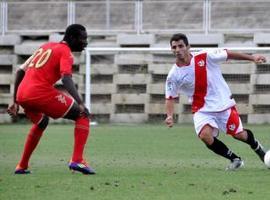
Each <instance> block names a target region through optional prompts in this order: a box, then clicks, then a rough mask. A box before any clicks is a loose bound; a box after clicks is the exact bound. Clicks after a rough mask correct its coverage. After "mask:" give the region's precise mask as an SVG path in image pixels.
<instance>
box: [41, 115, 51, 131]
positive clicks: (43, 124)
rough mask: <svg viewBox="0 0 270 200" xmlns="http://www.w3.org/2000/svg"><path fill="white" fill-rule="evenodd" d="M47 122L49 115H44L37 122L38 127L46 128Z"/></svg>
mask: <svg viewBox="0 0 270 200" xmlns="http://www.w3.org/2000/svg"><path fill="white" fill-rule="evenodd" d="M48 124H49V117H48V116H45V115H44V116H43V118H42V120H41V121H40V122H39V123H38V127H39V128H41V129H43V130H44V129H46V127H47V126H48Z"/></svg>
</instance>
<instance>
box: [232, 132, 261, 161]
mask: <svg viewBox="0 0 270 200" xmlns="http://www.w3.org/2000/svg"><path fill="white" fill-rule="evenodd" d="M233 137H234V138H235V139H237V140H240V141H242V142H245V143H247V144H248V145H249V146H250V148H251V149H252V150H253V151H254V152H255V153H256V154H257V155H258V156H259V158H260V159H261V161H263V162H264V155H265V150H264V148H263V146H262V145H261V143H260V142H259V141H258V140H257V139H256V138H255V137H254V134H253V133H252V131H251V130H249V129H244V130H243V131H242V132H240V133H238V134H236V135H233Z"/></svg>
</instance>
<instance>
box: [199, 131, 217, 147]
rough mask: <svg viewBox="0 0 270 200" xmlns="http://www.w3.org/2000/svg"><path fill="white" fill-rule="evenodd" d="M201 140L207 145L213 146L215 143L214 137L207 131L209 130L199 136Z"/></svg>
mask: <svg viewBox="0 0 270 200" xmlns="http://www.w3.org/2000/svg"><path fill="white" fill-rule="evenodd" d="M199 138H200V139H201V140H202V141H203V142H204V143H205V144H206V145H211V144H212V143H213V141H214V137H213V135H212V134H211V133H210V132H209V131H207V130H202V131H201V132H200V134H199Z"/></svg>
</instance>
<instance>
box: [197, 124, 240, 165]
mask: <svg viewBox="0 0 270 200" xmlns="http://www.w3.org/2000/svg"><path fill="white" fill-rule="evenodd" d="M213 132H214V128H212V127H211V126H209V125H205V126H204V127H203V129H202V130H201V132H200V134H199V138H200V139H201V140H202V141H203V142H204V143H205V145H206V146H207V148H208V149H210V150H211V151H213V152H214V153H216V154H218V155H220V156H222V157H224V158H227V159H229V160H230V161H231V162H232V161H233V160H235V159H236V158H238V159H240V157H239V156H237V155H236V154H235V153H233V152H232V151H231V150H230V149H229V148H228V147H227V146H226V145H225V144H224V143H223V142H222V141H220V140H219V139H218V138H217V137H214V136H213Z"/></svg>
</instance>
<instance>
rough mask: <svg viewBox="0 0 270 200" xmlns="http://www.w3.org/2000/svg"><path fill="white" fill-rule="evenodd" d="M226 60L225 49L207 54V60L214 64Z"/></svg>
mask: <svg viewBox="0 0 270 200" xmlns="http://www.w3.org/2000/svg"><path fill="white" fill-rule="evenodd" d="M227 58H228V53H227V50H226V49H215V50H212V51H208V52H207V59H209V60H210V61H212V62H215V63H218V62H223V61H226V60H227Z"/></svg>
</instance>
